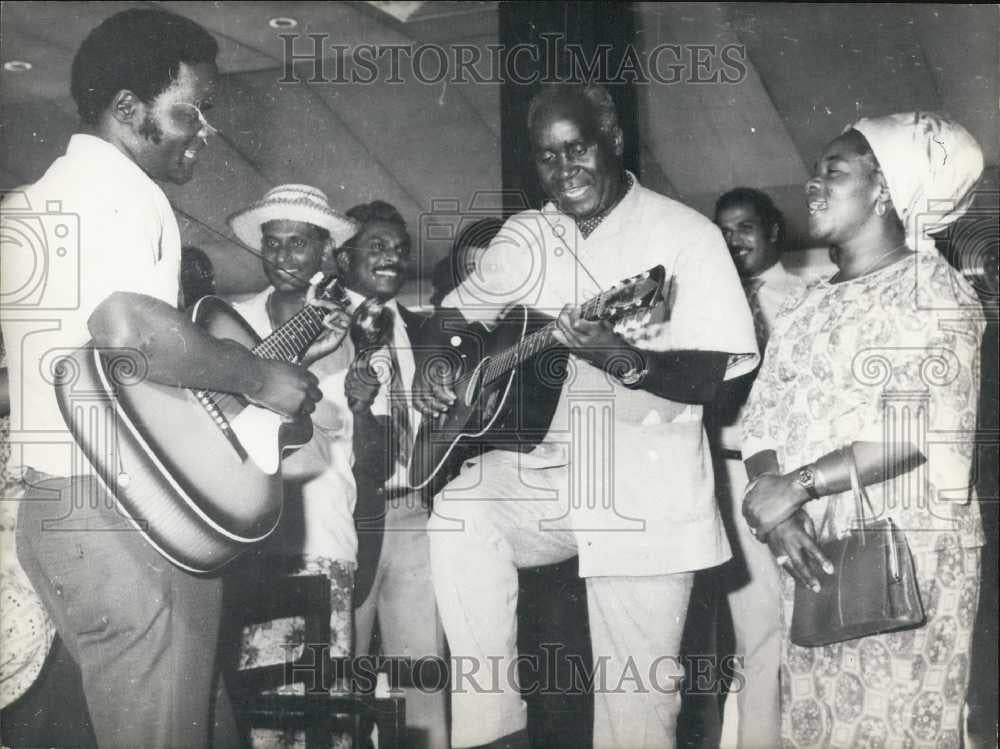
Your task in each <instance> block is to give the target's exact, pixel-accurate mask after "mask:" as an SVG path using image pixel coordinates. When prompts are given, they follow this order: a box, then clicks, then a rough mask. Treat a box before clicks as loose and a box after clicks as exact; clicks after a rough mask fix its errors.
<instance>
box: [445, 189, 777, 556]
mask: <svg viewBox="0 0 1000 749" xmlns="http://www.w3.org/2000/svg"><path fill="white" fill-rule="evenodd" d="M655 265H663V266H664V268H665V269H666V274H667V277H668V278H670V277H673V278H674V285H675V300H674V304H673V309H672V315H671V318H670V321H669V322H668V323H666V324H663V325H659V326H655V327H654V328H653V329H652V331H650V330H647V331H645V333H646V335H645V336H644V337H643V338H641V339H638V338H637V339H634V340H633V342H634V344H635V345H636V346H638V347H641V348H646V349H651V350H684V349H694V350H704V351H723V352H727V353H730V354H732V355H734V356H732V357H731V359H730V366H729V368H728V370H727V372H726V377H727V378H730V377H735V376H738V375H740V374H743V373H745V372H749V371H751V370H752V369H753V368H754V367H755V366H756V363H757V360H758V352H757V345H756V341H755V338H754V333H753V322H752V319H751V316H750V311H749V308H748V307H747V302H746V298H745V297H744V295H743V290H742V287H741V286H740V281H739V277H738V276H737V274H736V269H735V268H734V267H733V263H732V261H731V260H730V257H729V253H728V251H727V250H726V245H725V243H724V242H723V240H722V235H721V234H720V232H719V230H718V229H717V228H716V227H715V226H714V225H713V224H712V223H711V222H710V221H708V219H706V218H705V217H704V216H702V215H701V214H699V213H697V212H696V211H694V210H692V209H690V208H688V207H687V206H684V205H682V204H681V203H678V202H676V201H674V200H671V199H669V198H666V197H664V196H662V195H659V194H657V193H655V192H652V191H651V190H647V189H646V188H644V187H642V185H640V184H639V183H638V182H636V183H635V185H634V186H633V187H632V189H630V190H629V191H628V193H626V195H625V197H624V198H623V199H622V201H621V202H620V203H619V204H618V205H617V206H616V207H615V208H614V209H613V210H612V211H611V213H610V214H609V215H608V216H607V217H606V218H605V219H604V221H602V222H601V224H600V225H599V226H598V227H597V228H596V229H595V230H594V231H593V233H592V234H591V235H590V236H589V237H587V238H584V237H583V236H582V235H581V234H580V233H579V231H578V229H577V227H576V223H575V221H574V220H573V218H572V217H570V216H566V215H564V214H562V213H560V212H559V211H558V209H557V208H556V206H555V205H553V204H552V203H549V204H547V205H546V206H545V207H544V208H543V209H542V210H541V211H525V212H523V213H520V214H517V215H516V216H513V217H512V218H510V219H509V220H508V221H507V222H506V223H505V224H504V227H503V229H501V231H500V233H499V234H498V235H497V237H496V238H495V239H494V240H493V242H492V243H491V245H490V247H489V249H488V250H487V251H486V253H485V255H484V256H483V259H482V263H481V269H480V273H479V274H472V275H471V276H470V277H469V278H467V279H466V280H465V282H463V284H462V285H460V286H459V287H458V288H456V289H455V290H454V291H452V292H451V294H449V295H448V297H446V298H445V300H444V302H443V305H444V306H446V307H455V308H458V309H460V310H461V311H462V312H463V314H464V315H465V316H466V317H467V318H470V319H478V320H485V321H489V320H493V319H495V318H496V317H497V316H498V314H499V312H500V310H501V308H502V307H503V306H504V305H505V304H507V303H510V302H520V303H522V304H526V305H529V306H532V307H535V308H537V309H540V310H541V311H543V312H545V313H547V314H549V315H552V316H556V315H558V314H559V311H560V310H561V308H562V307H563V305H564V304H567V303H574V304H580V303H582V302H584V301H586V300H587V299H590V298H592V297H593V296H595V295H597V294H598V293H599V292H600V291H601V290H603V289H606V288H608V287H610V286H611V285H612V284H615V283H617V282H618V281H620V280H621V279H623V278H625V277H629V276H632V275H635V274H638V273H640V272H642V271H646V270H648V269H649V268H651V267H653V266H655ZM574 455H579V456H580V457H579V458H578V459H577V461H576V462H578V463H579V465H578V466H575V465H574V463H575V461H574V458H573V456H574ZM489 459H490V460H492V461H495V460H497V458H496V457H491V458H489ZM520 463H521V465H522V466H524V467H531V468H552V469H556V468H558V469H559V470H563V471H570V470H572V471H573V473H572V475H573V476H579V477H580V481H578V482H577V483H578V484H579V485H580V489H579V490H577V491H580V490H582V491H583V492H584V494H585V495H586V496H582V495H574V496H570V497H568V498H567V499H568V503H569V510H568V512H569V518H570V521H571V523H572V525H573V527H574V532H575V535H576V538H577V545H578V548H579V554H580V574H581V576H591V575H659V574H668V573H671V572H682V571H687V570H695V569H703V568H706V567H712V566H715V565H717V564H721V563H722V562H724V561H725V560H726V559H728V558H729V556H730V550H729V544H728V542H727V540H726V536H725V533H724V532H723V528H722V522H721V518H720V516H719V513H718V508H717V504H716V502H715V498H714V487H713V472H712V466H711V456H710V454H709V450H708V444H707V441H706V439H705V433H704V428H703V426H702V407H701V406H697V405H695V406H692V405H687V404H683V403H676V402H673V401H669V400H666V399H663V398H659V397H657V396H655V395H653V394H651V393H649V392H646V391H643V390H629V389H626V388H624V387H623V386H621V385H620V384H618V383H617V382H616V381H615V380H614V379H613V378H611V377H609V376H607V375H606V374H604V373H603V372H602V371H600V370H598V369H597V368H595V367H593V366H591V365H590V364H588V363H586V362H585V361H583V360H582V359H578V358H576V357H571V367H570V373H569V376H568V378H567V382H566V384H565V385H564V386H563V389H562V394H561V396H560V400H559V404H558V406H557V408H556V414H555V417H554V418H553V422H552V425H551V427H550V430H549V433H548V435H547V436H546V438H545V440H544V443H543V444H542V445H540V446H539V447H538V448H537V449H536V450H535V451H534V452H532V453H530V454H529V455H527V456H523V457H522V458H521V460H520ZM515 470H516V469H515ZM435 501H437V500H435ZM444 512H445V514H446V510H444Z"/></svg>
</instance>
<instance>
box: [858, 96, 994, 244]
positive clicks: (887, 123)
mask: <svg viewBox="0 0 1000 749" xmlns="http://www.w3.org/2000/svg"><path fill="white" fill-rule="evenodd" d="M851 129H854V130H857V131H858V132H859V133H861V134H862V135H863V136H864V137H865V140H867V141H868V145H870V146H871V148H872V152H873V153H874V154H875V158H876V159H878V163H879V165H880V166H881V167H882V173H883V174H884V175H885V181H886V184H887V185H888V187H889V194H890V195H891V196H892V204H893V206H895V208H896V213H897V214H898V215H899V218H900V220H901V221H902V222H903V227H904V228H905V230H906V244H907V245H908V246H909V247H910V248H911V249H914V250H917V251H918V252H927V251H933V250H934V240H933V239H932V238H930V237H928V236H926V230H927V229H928V228H929V227H932V226H933V227H934V230H935V231H936V230H937V229H940V228H941V227H944V226H946V225H948V224H950V223H952V222H953V221H955V220H956V219H958V218H959V217H960V216H961V215H962V214H963V213H965V212H966V211H967V210H968V208H969V205H970V203H971V202H972V188H973V187H975V185H976V182H977V181H978V180H979V177H980V175H981V174H982V173H983V152H982V149H980V147H979V144H978V143H977V142H976V139H975V138H973V137H972V136H971V135H970V134H969V131H968V130H966V129H965V128H964V127H962V126H961V125H959V124H958V123H957V122H955V121H954V120H950V119H948V118H947V117H944V116H942V115H939V114H935V113H934V112H901V113H899V114H890V115H886V116H885V117H864V118H862V119H860V120H858V121H857V122H855V123H854V124H853V125H850V126H848V127H847V128H845V131H846V130H851Z"/></svg>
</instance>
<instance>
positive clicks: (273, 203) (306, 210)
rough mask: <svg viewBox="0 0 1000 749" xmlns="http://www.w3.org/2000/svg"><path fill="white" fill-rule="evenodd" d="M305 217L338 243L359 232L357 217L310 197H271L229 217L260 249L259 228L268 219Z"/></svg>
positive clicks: (238, 233)
mask: <svg viewBox="0 0 1000 749" xmlns="http://www.w3.org/2000/svg"><path fill="white" fill-rule="evenodd" d="M282 219H284V220H286V221H303V222H305V223H307V224H312V225H313V226H319V227H321V228H323V229H326V230H327V231H328V232H330V237H331V238H332V239H333V241H334V243H335V244H336V245H337V247H340V246H341V245H343V244H344V242H346V241H347V240H348V239H350V238H351V237H353V236H354V235H355V234H357V232H358V229H359V228H361V227H360V226H359V225H358V223H357V222H356V221H354V220H353V219H351V218H348V217H347V216H343V215H341V214H339V213H337V212H336V211H334V210H332V209H330V208H324V207H323V206H319V205H316V203H315V201H312V200H309V199H307V198H299V199H293V200H289V199H285V198H272V199H270V200H262V201H261V202H259V203H255V204H254V205H252V206H250V207H249V208H246V209H244V210H242V211H238V212H237V213H234V214H233V215H232V216H230V217H229V226H230V228H231V229H232V230H233V234H235V235H236V237H237V239H239V240H240V241H241V242H242V243H243V244H245V245H247V246H248V247H252V248H253V249H255V250H258V251H259V250H260V242H261V231H260V228H261V226H263V225H264V224H266V223H267V222H268V221H278V220H282Z"/></svg>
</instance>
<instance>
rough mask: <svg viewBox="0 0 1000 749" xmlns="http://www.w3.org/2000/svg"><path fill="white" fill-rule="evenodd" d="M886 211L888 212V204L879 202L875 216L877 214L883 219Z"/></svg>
mask: <svg viewBox="0 0 1000 749" xmlns="http://www.w3.org/2000/svg"><path fill="white" fill-rule="evenodd" d="M886 210H888V206H886V204H885V203H883V202H882V201H881V200H880V201H878V202H877V203H876V204H875V214H876V215H877V216H879V217H882V216H884V215H885V212H886Z"/></svg>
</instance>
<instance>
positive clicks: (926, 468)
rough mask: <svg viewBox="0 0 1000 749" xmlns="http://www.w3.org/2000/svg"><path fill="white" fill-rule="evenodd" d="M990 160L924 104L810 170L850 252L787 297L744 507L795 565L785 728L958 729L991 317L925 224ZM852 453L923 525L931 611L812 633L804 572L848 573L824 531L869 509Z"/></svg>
mask: <svg viewBox="0 0 1000 749" xmlns="http://www.w3.org/2000/svg"><path fill="white" fill-rule="evenodd" d="M982 166H983V160H982V153H981V151H980V149H979V146H978V144H977V143H976V142H975V140H974V139H973V138H972V137H971V136H970V135H969V133H968V132H967V131H966V130H965V129H964V128H963V127H962V126H961V125H959V124H957V123H955V122H952V121H950V120H948V119H946V118H944V117H941V116H939V115H935V114H931V113H926V112H910V113H904V114H895V115H890V116H887V117H879V118H865V119H862V120H859V121H858V122H856V123H854V125H852V126H850V127H849V128H847V129H846V130H845V131H844V132H843V134H841V135H840V136H839V137H838V138H836V139H834V140H833V141H832V142H831V143H830V144H829V145H828V146H827V147H826V148H825V149H824V151H823V153H822V155H821V157H820V159H819V161H818V162H817V165H816V171H815V175H814V176H813V178H812V179H810V180H809V182H808V183H807V184H806V195H807V199H808V203H809V229H810V233H811V234H812V238H813V239H815V240H820V241H823V242H825V243H827V244H829V245H830V246H832V247H834V248H836V257H837V266H838V268H839V270H838V272H837V273H836V274H834V275H833V276H832V277H831V278H830V279H828V280H823V281H820V282H819V283H817V284H816V285H815V286H814V287H813V288H812V289H811V290H810V291H809V293H808V294H806V295H805V297H804V298H801V299H799V300H797V301H796V302H794V303H793V304H791V305H789V306H788V307H786V309H785V310H783V312H782V314H781V315H780V316H779V317H778V322H777V323H776V326H775V330H774V334H773V335H772V337H771V339H770V342H769V345H768V348H767V352H766V354H765V357H764V363H763V365H762V367H761V371H760V374H759V376H758V377H757V380H756V382H755V384H754V388H753V391H752V393H751V396H750V400H749V403H748V413H747V417H746V419H745V421H744V448H743V454H744V455H745V456H749V457H748V458H747V460H746V464H747V472H748V475H749V477H750V479H751V480H750V483H749V484H748V486H747V490H746V492H745V495H744V508H743V509H744V515H745V517H746V520H747V522H748V523H749V524H750V527H751V530H752V531H753V532H755V535H756V536H757V538H758V540H761V541H764V542H766V543H767V544H768V545H769V546H770V549H771V551H772V553H773V554H774V555H775V558H776V561H777V562H778V564H779V566H780V567H781V568H782V580H783V586H782V597H783V601H784V606H783V608H784V612H783V613H784V633H785V636H784V641H783V644H782V658H781V689H782V739H783V743H784V744H785V746H787V747H814V746H908V747H917V746H933V747H951V746H955V747H957V746H959V745H960V742H961V734H962V731H961V725H962V715H963V707H964V702H965V693H966V688H967V683H968V673H969V646H970V641H971V635H972V626H973V622H974V620H975V614H976V606H977V601H978V593H979V550H980V547H981V546H982V544H983V534H982V526H981V523H980V519H979V509H978V506H977V503H976V501H975V497H974V496H973V491H974V490H973V488H972V486H971V480H970V469H971V459H972V455H973V443H974V436H975V435H974V432H975V425H976V410H977V405H978V404H977V397H978V392H979V386H978V373H979V349H980V342H981V338H982V333H983V328H984V323H983V320H982V311H981V309H980V307H979V304H978V301H977V299H976V296H975V294H974V293H973V292H972V290H971V288H970V287H969V286H968V285H967V283H966V282H965V280H964V279H963V278H962V276H961V275H960V274H959V273H958V272H957V271H955V270H954V269H953V268H952V267H951V266H950V265H948V263H947V262H946V261H945V260H944V259H943V258H942V257H941V256H940V255H939V254H938V253H937V251H936V250H935V249H934V245H933V240H932V239H931V238H930V237H928V236H926V230H927V228H928V227H932V228H933V230H935V231H936V230H938V229H939V228H940V227H942V226H943V225H945V224H948V223H950V222H952V221H954V220H955V219H957V218H958V217H959V216H961V215H962V213H963V212H964V211H965V209H966V208H967V206H968V204H969V202H970V200H971V194H970V193H971V190H972V188H973V186H974V185H975V183H976V181H977V180H978V178H979V176H980V174H981V172H982ZM851 457H853V459H854V460H855V462H856V465H857V468H858V473H859V477H860V483H861V484H862V485H867V492H868V494H869V496H870V498H871V503H872V505H873V507H874V511H875V513H876V515H878V516H882V515H885V514H891V516H892V519H893V520H894V521H895V523H896V525H897V526H898V527H899V528H902V529H903V530H904V532H905V534H906V538H907V541H908V543H909V546H910V549H911V550H912V553H913V560H914V565H915V570H916V578H917V583H918V586H919V591H920V597H921V600H922V602H923V607H924V610H925V613H926V623H925V624H924V625H923V626H921V627H919V628H915V629H909V630H901V631H895V632H890V633H883V634H877V635H870V636H867V637H861V638H858V639H854V640H848V641H846V642H841V643H838V644H835V645H828V646H824V647H817V648H805V647H798V646H796V645H794V644H793V643H791V642H790V640H789V637H788V633H789V627H790V623H791V618H792V612H793V601H794V598H795V585H796V584H798V585H804V586H806V587H809V588H812V589H813V590H819V588H820V586H822V585H824V584H825V581H830V580H831V578H830V577H829V574H830V573H832V572H833V570H834V567H833V565H832V564H831V560H828V559H826V558H824V556H823V553H822V551H821V550H820V547H819V544H820V543H822V542H823V541H826V540H828V539H832V538H841V537H844V536H846V535H847V534H848V533H849V532H850V529H851V527H852V525H854V524H855V522H856V521H857V520H858V518H857V517H856V504H855V498H854V494H853V492H852V490H851V479H850V471H849V459H850V458H851ZM872 574H873V575H874V574H879V571H877V570H873V571H872ZM751 686H752V685H751Z"/></svg>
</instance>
